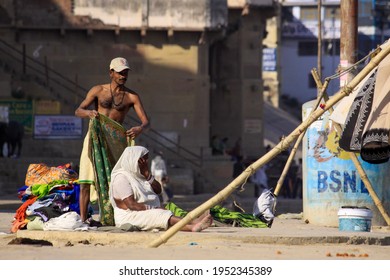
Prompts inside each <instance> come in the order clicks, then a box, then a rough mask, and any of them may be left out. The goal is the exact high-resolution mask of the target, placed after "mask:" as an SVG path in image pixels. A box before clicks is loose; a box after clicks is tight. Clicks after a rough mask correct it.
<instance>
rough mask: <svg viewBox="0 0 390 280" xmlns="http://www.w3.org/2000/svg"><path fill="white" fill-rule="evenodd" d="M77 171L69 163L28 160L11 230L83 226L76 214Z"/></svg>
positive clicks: (78, 189) (77, 210)
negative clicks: (56, 164)
mask: <svg viewBox="0 0 390 280" xmlns="http://www.w3.org/2000/svg"><path fill="white" fill-rule="evenodd" d="M77 179H78V174H77V173H76V172H75V171H74V170H72V168H71V165H70V164H65V165H63V166H57V167H49V166H48V165H46V164H44V163H39V164H30V165H29V167H28V170H27V174H26V180H25V185H24V186H23V187H21V188H20V189H19V190H18V198H19V199H20V200H21V201H22V202H23V204H22V205H21V206H20V207H19V208H18V209H17V210H16V213H15V217H14V220H13V222H12V228H11V232H13V233H15V232H17V231H18V230H20V229H28V230H69V229H76V228H80V227H83V223H82V222H81V219H80V216H79V213H80V211H79V203H78V200H79V192H80V185H79V184H78V183H77Z"/></svg>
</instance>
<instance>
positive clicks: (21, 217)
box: [11, 196, 38, 233]
mask: <svg viewBox="0 0 390 280" xmlns="http://www.w3.org/2000/svg"><path fill="white" fill-rule="evenodd" d="M37 199H38V197H37V196H34V197H32V198H30V199H28V200H26V201H25V202H24V203H23V204H22V205H21V206H20V207H19V208H18V209H17V210H16V213H15V216H14V218H15V219H14V221H13V222H12V227H11V232H12V233H15V232H17V231H18V230H19V229H21V228H22V227H24V226H25V225H27V223H28V221H27V220H26V210H27V207H28V206H30V205H31V204H33V203H34V202H35V201H36V200H37Z"/></svg>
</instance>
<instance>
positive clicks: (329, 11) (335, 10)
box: [325, 7, 340, 20]
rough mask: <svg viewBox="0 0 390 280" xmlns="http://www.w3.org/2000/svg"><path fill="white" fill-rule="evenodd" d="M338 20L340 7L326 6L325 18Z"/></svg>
mask: <svg viewBox="0 0 390 280" xmlns="http://www.w3.org/2000/svg"><path fill="white" fill-rule="evenodd" d="M333 18H334V19H335V20H339V19H340V8H339V7H326V8H325V19H329V20H332V19H333Z"/></svg>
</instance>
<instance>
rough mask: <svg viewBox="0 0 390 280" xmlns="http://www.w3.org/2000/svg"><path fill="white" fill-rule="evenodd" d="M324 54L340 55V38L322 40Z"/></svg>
mask: <svg viewBox="0 0 390 280" xmlns="http://www.w3.org/2000/svg"><path fill="white" fill-rule="evenodd" d="M322 46H323V51H324V55H330V56H332V55H340V39H334V40H332V39H329V40H324V41H323V42H322Z"/></svg>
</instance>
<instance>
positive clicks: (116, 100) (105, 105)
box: [95, 84, 135, 124]
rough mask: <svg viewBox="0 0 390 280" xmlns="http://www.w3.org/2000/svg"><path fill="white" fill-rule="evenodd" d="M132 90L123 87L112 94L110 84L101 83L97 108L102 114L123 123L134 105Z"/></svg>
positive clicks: (96, 100) (97, 97)
mask: <svg viewBox="0 0 390 280" xmlns="http://www.w3.org/2000/svg"><path fill="white" fill-rule="evenodd" d="M132 94H135V93H134V92H133V91H132V90H130V89H128V88H126V87H123V89H122V90H121V91H120V92H119V93H116V94H111V90H110V84H105V85H100V86H99V89H98V92H97V93H96V98H95V109H96V110H97V111H98V112H99V113H100V114H102V115H105V116H107V117H109V118H110V119H112V120H114V121H117V122H118V123H121V124H122V123H123V121H124V119H125V117H126V114H127V113H128V112H129V110H130V108H131V107H132V106H134V102H133V100H132Z"/></svg>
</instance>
